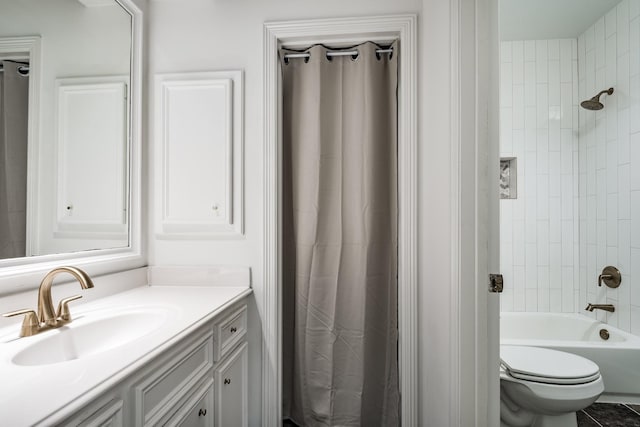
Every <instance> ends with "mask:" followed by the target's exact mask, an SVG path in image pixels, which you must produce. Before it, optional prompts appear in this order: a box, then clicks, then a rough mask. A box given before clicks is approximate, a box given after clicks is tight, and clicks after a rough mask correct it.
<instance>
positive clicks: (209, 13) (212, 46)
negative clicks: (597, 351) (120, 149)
mask: <svg viewBox="0 0 640 427" xmlns="http://www.w3.org/2000/svg"><path fill="white" fill-rule="evenodd" d="M399 13H418V14H419V17H420V19H419V35H420V39H419V40H420V42H419V48H418V55H419V64H420V65H419V68H420V70H419V87H420V93H419V115H420V117H419V122H420V129H419V132H420V140H419V142H418V146H419V160H418V162H419V168H418V169H419V182H420V187H419V197H420V203H419V206H418V209H419V215H418V217H419V218H420V224H419V230H418V231H419V256H420V260H419V299H420V303H419V304H420V306H421V308H420V309H419V317H420V318H419V322H420V323H419V328H420V359H419V360H420V366H419V370H420V396H419V401H420V402H422V404H421V405H420V408H419V411H420V420H421V423H420V425H433V426H438V425H442V426H444V425H456V423H457V422H456V421H455V417H457V416H458V415H457V414H458V411H459V410H460V411H462V412H465V413H467V414H474V411H475V408H474V406H473V404H470V405H468V406H465V407H464V408H458V407H457V406H456V405H457V402H458V400H457V399H458V395H457V394H456V393H455V390H457V385H456V384H453V385H452V384H451V378H452V377H451V373H452V372H453V371H455V370H456V368H455V366H456V365H457V364H458V363H459V361H458V360H455V359H454V360H452V359H451V357H450V354H451V351H452V350H451V349H452V348H453V346H454V344H453V342H454V341H455V340H456V339H457V337H456V335H455V329H454V326H452V325H451V324H450V323H449V322H450V319H451V318H452V316H457V313H452V309H451V307H452V304H453V302H452V300H451V298H452V297H451V295H452V290H451V283H452V269H451V266H452V265H453V264H452V258H451V236H452V227H453V226H454V224H455V223H454V218H452V215H451V203H448V202H447V201H448V200H450V198H451V197H452V194H453V193H452V187H451V185H452V182H451V146H450V144H451V139H452V123H451V121H450V120H451V117H450V113H451V111H452V110H451V106H452V103H453V102H454V101H452V99H451V94H450V88H451V83H452V80H453V79H455V78H456V76H454V75H452V73H451V60H452V59H451V39H452V37H455V35H453V34H452V31H451V25H450V22H451V14H452V13H457V11H454V10H452V3H451V2H449V1H448V0H428V1H427V0H400V1H395V2H389V1H385V0H373V1H370V0H357V1H351V2H344V1H341V0H330V1H323V2H299V1H294V0H274V1H269V2H265V1H260V0H248V1H244V2H221V1H211V0H188V1H184V0H182V1H178V0H156V1H151V2H150V4H149V8H148V15H147V22H148V24H149V27H148V34H149V38H148V44H147V48H148V53H149V58H148V61H149V67H148V72H149V82H152V81H153V78H154V75H155V74H156V73H170V72H188V71H210V70H231V69H241V70H244V72H245V107H244V115H245V128H244V130H245V141H244V142H245V160H244V161H245V171H246V174H245V196H244V197H245V212H246V214H245V230H246V237H245V239H244V240H236V241H224V240H215V241H214V240H163V239H157V238H156V237H155V236H154V234H153V232H154V230H155V224H153V218H155V217H156V215H154V214H153V213H152V212H151V213H150V214H149V215H147V218H149V219H150V223H149V224H148V226H147V227H146V229H147V231H148V233H149V239H148V253H149V263H150V264H151V265H162V264H179V265H198V264H231V265H248V266H250V267H251V268H252V272H253V274H252V281H253V288H254V290H255V294H254V297H255V301H256V306H255V307H254V309H253V310H252V313H251V315H252V316H253V317H252V318H251V319H250V322H251V323H252V326H253V329H252V330H253V334H254V335H253V336H251V337H250V345H251V349H252V350H251V357H250V376H251V380H252V382H251V385H250V402H251V407H250V412H251V414H250V423H251V425H260V424H261V422H260V420H259V416H260V401H261V395H260V393H261V388H260V371H259V370H260V357H261V355H260V346H261V344H260V340H261V337H260V320H259V315H260V313H261V309H262V308H261V306H260V304H261V301H262V296H263V294H262V291H263V289H262V283H261V278H262V265H261V263H262V253H261V248H262V236H263V228H262V209H263V207H262V194H261V192H262V161H263V160H262V156H263V148H262V143H263V138H262V129H263V127H262V114H263V112H262V102H263V99H262V91H263V87H262V78H263V77H262V24H263V23H264V22H265V21H274V20H288V19H309V18H326V17H340V16H367V15H380V14H399ZM151 87H152V86H151ZM149 99H150V102H149V105H153V102H154V100H153V94H150V97H149ZM427 100H428V101H429V102H426V101H427ZM151 121H153V119H152V118H151ZM148 129H150V135H149V138H148V139H149V148H148V150H149V152H148V153H146V154H148V156H147V158H153V157H154V149H155V147H156V146H157V141H156V140H155V136H154V135H153V133H152V131H151V130H152V129H154V124H153V123H150V125H149V126H148ZM148 166H149V170H148V173H147V177H148V180H149V188H148V189H147V190H148V191H147V194H148V195H149V196H148V200H147V205H148V206H154V205H155V200H154V199H153V193H154V191H153V189H154V186H155V185H157V184H158V183H156V182H154V181H153V178H152V177H153V176H154V167H155V166H156V165H154V164H149V165H148ZM434 200H437V201H440V202H442V203H438V208H437V209H434V208H433V206H434ZM443 266H444V267H443ZM483 289H484V288H483ZM463 380H467V379H466V378H465V379H463ZM472 381H473V380H472ZM470 417H473V415H470ZM471 419H472V418H471Z"/></svg>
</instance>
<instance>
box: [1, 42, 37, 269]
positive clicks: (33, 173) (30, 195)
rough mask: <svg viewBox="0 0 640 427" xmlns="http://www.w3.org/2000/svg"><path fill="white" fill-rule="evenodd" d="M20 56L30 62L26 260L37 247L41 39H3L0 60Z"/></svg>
mask: <svg viewBox="0 0 640 427" xmlns="http://www.w3.org/2000/svg"><path fill="white" fill-rule="evenodd" d="M15 54H20V55H24V56H26V57H28V58H29V101H28V107H27V108H28V113H27V114H28V119H27V128H28V130H27V150H28V152H27V159H28V162H27V212H26V225H27V227H26V236H25V243H26V246H25V252H26V254H27V255H26V256H29V254H30V253H31V252H32V250H33V248H34V247H36V246H37V244H36V243H37V242H36V240H37V235H36V234H37V233H35V231H36V230H37V229H38V228H37V222H38V170H39V168H38V161H39V158H38V149H39V147H40V116H39V114H40V86H41V74H42V71H41V70H42V64H41V63H42V57H41V38H40V36H26V37H2V38H0V56H4V55H15Z"/></svg>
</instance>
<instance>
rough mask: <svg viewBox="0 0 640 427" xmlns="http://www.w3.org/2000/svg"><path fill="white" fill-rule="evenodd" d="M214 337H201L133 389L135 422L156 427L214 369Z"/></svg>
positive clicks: (166, 361) (208, 334) (158, 367)
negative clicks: (170, 409) (169, 410)
mask: <svg viewBox="0 0 640 427" xmlns="http://www.w3.org/2000/svg"><path fill="white" fill-rule="evenodd" d="M212 359H213V334H212V332H211V331H210V330H209V331H207V332H206V333H205V334H204V335H200V336H199V337H198V338H196V339H195V340H194V341H193V342H192V343H191V344H189V345H188V346H187V347H186V348H185V349H184V350H183V351H181V352H179V353H178V354H177V355H175V356H173V357H171V358H169V359H168V360H165V361H163V363H162V364H161V365H160V366H156V367H155V369H152V370H150V374H149V375H148V376H147V377H146V378H145V379H144V380H143V381H142V382H140V383H138V384H137V385H136V386H134V395H135V401H136V422H137V424H141V425H157V424H158V421H159V420H160V419H161V418H163V417H164V416H166V415H167V411H168V409H169V408H171V407H173V406H174V405H175V404H176V402H178V401H179V400H181V399H182V398H183V397H184V395H185V394H186V393H188V391H189V390H190V389H192V388H193V387H194V386H195V384H196V383H197V382H198V381H199V380H200V379H201V378H202V377H203V376H205V375H206V374H207V372H209V375H210V372H211V371H210V369H211V367H212V366H213V360H212Z"/></svg>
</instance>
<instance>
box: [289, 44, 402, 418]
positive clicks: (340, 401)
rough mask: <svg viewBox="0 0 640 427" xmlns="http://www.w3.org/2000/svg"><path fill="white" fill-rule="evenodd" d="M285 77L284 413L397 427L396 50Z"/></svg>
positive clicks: (300, 64)
mask: <svg viewBox="0 0 640 427" xmlns="http://www.w3.org/2000/svg"><path fill="white" fill-rule="evenodd" d="M393 47H394V54H393V55H392V56H391V57H389V55H388V54H384V53H382V54H376V48H377V46H376V45H375V44H373V43H364V44H362V45H359V46H357V47H356V48H357V49H358V51H359V54H358V56H357V58H355V59H353V58H351V57H350V56H340V57H332V58H330V59H329V58H327V56H326V52H327V49H326V48H325V47H323V46H320V45H317V46H314V47H311V48H310V49H308V50H307V52H309V53H310V54H311V56H310V58H309V60H308V61H306V60H305V59H289V60H285V59H284V55H285V54H286V53H291V52H292V51H288V50H286V49H283V50H281V52H280V57H281V61H282V64H281V65H282V70H283V192H284V197H283V364H284V366H283V372H284V373H283V389H284V390H283V404H284V408H283V412H284V416H285V417H289V418H291V419H292V420H293V421H295V422H296V423H297V424H299V425H301V426H367V427H369V426H397V425H399V423H400V420H399V400H400V396H399V389H398V330H397V165H396V158H397V131H396V128H397V125H396V122H397V95H396V90H397V67H398V65H397V64H398V55H397V54H396V52H397V46H395V45H394V46H393Z"/></svg>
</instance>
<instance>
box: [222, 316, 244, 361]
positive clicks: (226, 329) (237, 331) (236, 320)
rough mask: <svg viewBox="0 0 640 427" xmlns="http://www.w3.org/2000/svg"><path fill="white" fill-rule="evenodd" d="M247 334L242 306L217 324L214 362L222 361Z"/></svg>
mask: <svg viewBox="0 0 640 427" xmlns="http://www.w3.org/2000/svg"><path fill="white" fill-rule="evenodd" d="M246 333H247V306H246V305H243V306H242V307H241V308H239V309H238V310H234V311H232V312H231V313H229V315H227V316H225V317H224V318H223V319H222V320H221V321H220V322H219V323H218V324H217V336H218V345H217V346H216V359H215V360H216V362H217V361H219V360H222V358H224V357H225V356H226V355H227V354H228V353H229V351H231V350H232V349H233V348H234V347H235V346H236V344H238V342H240V340H242V339H243V338H244V336H245V335H246Z"/></svg>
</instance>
